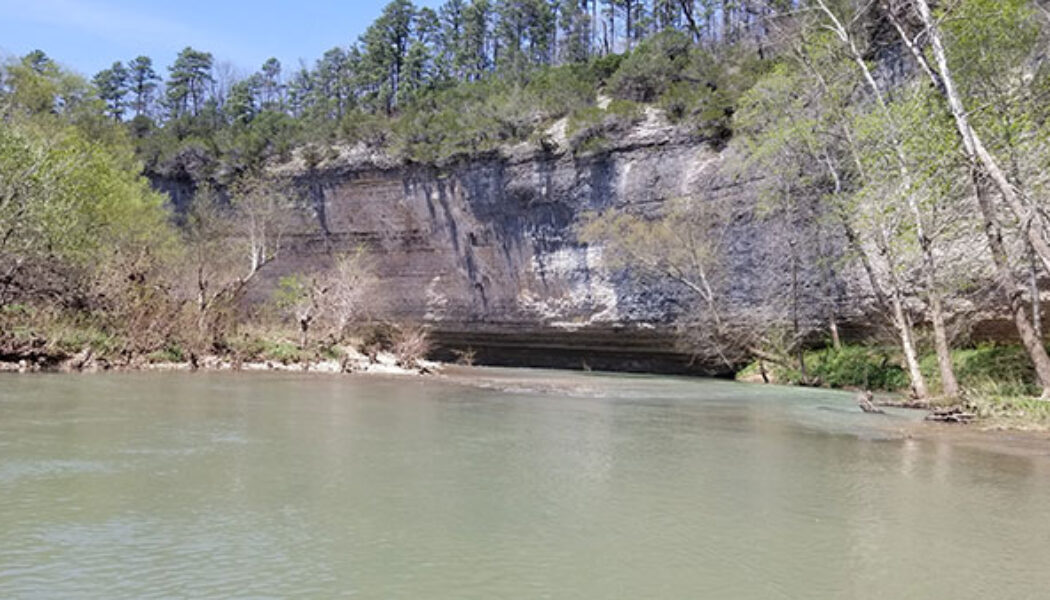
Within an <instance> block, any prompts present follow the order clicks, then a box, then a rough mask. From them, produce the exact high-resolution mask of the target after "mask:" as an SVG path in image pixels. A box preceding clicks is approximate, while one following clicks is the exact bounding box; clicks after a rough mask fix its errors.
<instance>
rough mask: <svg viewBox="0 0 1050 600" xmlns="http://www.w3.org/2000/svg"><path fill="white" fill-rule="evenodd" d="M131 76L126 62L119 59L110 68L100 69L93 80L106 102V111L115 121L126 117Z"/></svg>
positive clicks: (101, 98)
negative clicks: (125, 64)
mask: <svg viewBox="0 0 1050 600" xmlns="http://www.w3.org/2000/svg"><path fill="white" fill-rule="evenodd" d="M129 78H130V75H129V73H128V70H127V69H126V68H125V67H124V63H122V62H120V61H117V62H115V63H113V66H111V67H110V68H108V69H103V70H102V71H99V72H98V73H97V74H96V75H95V77H94V79H92V81H91V82H92V83H93V84H94V85H95V89H96V90H97V93H98V97H99V99H100V100H102V101H103V102H104V103H105V104H106V112H107V113H108V114H109V116H110V118H112V119H113V120H114V121H121V120H123V118H124V110H125V108H126V107H127V104H126V102H125V101H124V98H125V96H126V95H127V93H128V81H129Z"/></svg>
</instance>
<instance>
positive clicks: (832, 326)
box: [828, 311, 842, 351]
mask: <svg viewBox="0 0 1050 600" xmlns="http://www.w3.org/2000/svg"><path fill="white" fill-rule="evenodd" d="M828 331H830V332H831V347H832V348H834V349H835V350H836V351H838V350H842V338H840V337H839V323H838V321H837V320H836V319H835V312H834V311H832V312H831V313H830V314H829V315H828Z"/></svg>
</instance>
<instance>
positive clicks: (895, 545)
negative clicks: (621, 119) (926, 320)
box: [0, 371, 1050, 599]
mask: <svg viewBox="0 0 1050 600" xmlns="http://www.w3.org/2000/svg"><path fill="white" fill-rule="evenodd" d="M480 377H481V378H483V379H484V381H483V383H484V385H483V386H482V387H468V386H461V385H456V384H454V383H448V382H439V381H426V382H423V381H417V380H374V379H355V378H337V377H324V376H297V375H274V376H269V375H259V374H253V375H250V376H248V375H235V374H226V375H218V374H216V375H187V374H122V375H106V376H90V377H89V376H84V377H57V376H56V377H51V376H42V377H11V378H4V379H0V486H2V489H3V494H2V495H0V597H2V598H20V597H33V598H38V597H44V598H70V597H89V598H147V597H341V596H354V597H358V598H542V597H550V598H686V597H690V598H691V597H710V598H756V599H757V598H763V599H764V598H800V599H801V598H805V599H808V598H953V599H954V598H1038V597H1045V594H1046V590H1048V589H1050V569H1047V564H1048V563H1047V556H1048V555H1050V458H1048V457H1047V455H1046V454H1047V453H1043V455H1042V456H1040V455H1038V453H1031V454H1029V455H1027V456H1024V455H1011V454H1004V453H999V452H995V451H992V450H988V449H982V448H978V447H969V446H965V445H959V444H954V443H949V442H947V441H944V440H937V439H935V440H914V439H909V438H907V437H906V436H903V435H901V434H900V433H899V432H900V431H901V430H902V429H903V428H905V427H907V426H908V425H909V421H911V420H913V419H914V418H915V417H914V416H911V415H908V413H905V412H898V413H895V414H893V415H890V416H887V417H877V416H870V415H864V414H862V413H860V412H859V411H857V410H855V409H854V407H853V405H852V400H851V397H850V396H849V395H846V394H837V393H832V392H822V391H814V390H798V389H779V388H769V387H757V386H742V385H736V384H732V383H727V382H708V381H696V380H685V379H674V378H654V377H628V376H601V375H571V374H554V373H542V372H524V373H522V372H507V371H486V372H484V375H481V376H480Z"/></svg>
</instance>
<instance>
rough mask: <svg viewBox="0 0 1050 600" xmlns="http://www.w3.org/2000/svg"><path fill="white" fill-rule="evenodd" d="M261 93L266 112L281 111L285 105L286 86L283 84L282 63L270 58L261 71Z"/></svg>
mask: <svg viewBox="0 0 1050 600" xmlns="http://www.w3.org/2000/svg"><path fill="white" fill-rule="evenodd" d="M259 84H260V85H259V91H260V92H261V94H262V106H263V108H264V109H266V110H281V108H282V107H283V105H284V91H285V87H284V84H283V83H282V82H281V61H279V60H277V59H276V58H270V59H268V60H267V61H266V62H265V63H263V66H262V69H261V70H260V71H259Z"/></svg>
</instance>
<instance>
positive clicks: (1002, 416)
mask: <svg viewBox="0 0 1050 600" xmlns="http://www.w3.org/2000/svg"><path fill="white" fill-rule="evenodd" d="M804 358H805V363H806V377H803V375H802V372H801V370H800V369H799V368H786V367H783V366H780V365H772V364H769V363H768V362H767V363H766V364H765V365H764V366H765V370H766V373H767V375H768V376H769V378H770V380H771V381H773V382H775V383H781V384H789V385H817V386H823V387H829V388H836V389H871V390H874V391H882V392H890V393H907V392H908V391H909V385H908V375H907V373H906V372H905V370H904V368H903V367H902V364H903V362H904V361H903V357H902V356H901V352H900V350H899V349H897V348H893V347H887V346H857V345H853V346H845V347H843V348H842V349H840V350H835V349H833V348H823V349H819V350H811V351H809V352H806V353H805V357H804ZM952 359H953V364H954V366H955V375H956V377H957V378H958V380H959V385H960V386H961V387H962V388H963V393H964V396H965V398H964V400H965V403H966V405H967V407H968V408H969V410H972V411H974V412H976V413H977V414H978V415H979V416H980V417H981V418H982V419H983V420H984V421H985V422H987V423H989V424H992V425H997V426H1004V427H1009V428H1014V429H1026V428H1039V429H1043V428H1047V427H1050V402H1046V401H1043V400H1040V399H1038V398H1037V397H1036V396H1037V395H1038V394H1039V387H1038V385H1037V384H1036V377H1035V370H1034V369H1033V368H1032V365H1031V363H1030V361H1029V360H1028V356H1027V354H1026V353H1025V351H1024V349H1023V348H1021V347H1020V346H1015V345H1001V344H981V345H978V346H976V347H972V348H962V349H957V350H954V351H952ZM921 368H922V370H923V374H924V375H925V376H926V381H927V385H928V386H929V387H930V390H931V393H932V394H934V395H937V394H938V393H939V392H940V377H939V373H938V369H937V357H936V355H934V354H932V353H930V354H926V355H924V356H923V357H922V360H921ZM760 372H761V371H760V366H759V364H758V363H757V362H756V363H753V364H751V365H748V367H747V368H745V369H744V370H743V371H741V372H740V373H739V374H738V375H737V378H738V379H746V380H754V379H755V378H756V377H758V376H759V375H760Z"/></svg>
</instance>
